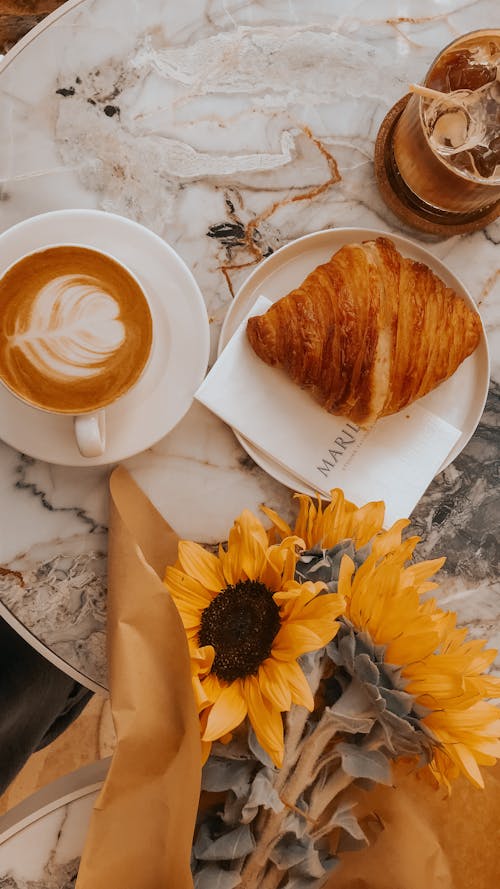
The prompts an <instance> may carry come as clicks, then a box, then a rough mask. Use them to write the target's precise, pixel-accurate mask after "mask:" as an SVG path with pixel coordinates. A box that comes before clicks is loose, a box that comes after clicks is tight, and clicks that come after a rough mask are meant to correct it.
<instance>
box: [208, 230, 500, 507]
mask: <svg viewBox="0 0 500 889" xmlns="http://www.w3.org/2000/svg"><path fill="white" fill-rule="evenodd" d="M381 235H384V236H385V237H387V238H390V240H391V241H393V243H394V244H395V246H396V247H397V249H398V250H399V251H400V253H402V254H403V256H407V257H409V258H411V259H415V260H419V261H420V262H424V263H425V264H426V265H427V266H429V268H431V269H432V271H433V272H434V273H435V274H436V275H438V276H439V277H440V278H441V280H442V281H444V282H445V284H447V285H448V286H449V287H452V288H453V290H455V291H456V293H458V294H460V296H462V297H463V299H464V300H465V301H466V302H467V303H468V304H469V305H470V306H471V307H472V308H474V309H477V307H476V305H475V303H474V300H473V299H472V297H471V296H470V294H469V293H468V291H467V290H466V289H465V287H464V285H463V284H462V282H461V281H459V279H458V278H456V277H455V275H454V274H453V273H452V272H451V271H450V270H449V269H448V268H447V267H446V266H445V265H444V264H443V263H442V262H441V261H440V260H439V259H436V257H435V256H433V254H432V253H429V251H428V250H425V249H424V247H422V246H421V245H420V244H417V243H415V242H414V241H410V240H409V239H408V238H404V237H401V235H393V234H390V233H389V232H382V231H376V230H374V229H364V228H337V229H328V230H326V231H319V232H314V233H313V234H310V235H305V236H304V237H302V238H298V239H297V240H296V241H292V242H291V243H290V244H287V245H286V246H285V247H281V249H280V250H277V251H276V253H273V255H272V256H269V257H268V258H267V259H265V260H264V261H263V262H262V263H260V265H259V266H257V268H256V269H255V271H253V272H252V274H251V275H250V276H249V277H248V278H247V280H246V281H245V282H244V284H243V285H242V287H240V289H239V291H238V293H237V294H236V296H235V298H234V301H233V303H232V304H231V306H230V308H229V311H228V313H227V315H226V317H225V319H224V324H223V326H222V330H221V334H220V339H219V348H218V351H219V354H220V353H221V352H222V350H223V348H224V346H225V345H226V344H227V342H228V341H229V340H230V339H231V337H232V335H233V334H234V332H235V331H236V329H237V327H238V326H239V324H241V322H242V321H243V319H244V317H245V316H246V315H247V314H248V312H249V310H250V308H251V307H252V306H253V304H254V302H255V301H256V300H257V298H258V297H259V296H260V295H263V296H266V297H267V298H268V299H270V300H271V301H272V302H276V301H277V300H278V299H280V298H281V297H282V296H285V295H286V294H287V293H288V292H289V291H290V290H292V289H293V288H295V287H297V286H298V285H299V284H300V283H301V282H302V281H303V280H304V278H305V277H306V275H308V274H309V272H311V271H312V270H313V269H314V268H315V267H316V266H317V265H319V264H320V263H323V262H326V260H328V259H329V258H330V257H331V256H332V254H333V253H335V252H336V251H337V250H339V249H340V248H341V247H343V246H344V244H352V243H356V242H358V243H359V242H360V241H367V240H370V239H372V238H377V237H380V236H381ZM489 377H490V364H489V355H488V345H487V341H486V335H485V332H484V328H483V329H482V337H481V341H480V343H479V346H478V347H477V349H476V350H475V352H474V353H473V354H472V355H471V356H470V357H469V358H467V359H466V360H465V361H464V362H463V363H462V364H461V365H460V367H459V368H458V370H457V371H456V373H454V374H453V376H452V377H450V379H449V380H447V381H446V382H445V383H442V384H441V385H440V386H438V388H437V389H434V391H433V392H430V393H429V394H428V395H426V396H425V397H424V398H422V399H420V403H421V404H422V405H423V406H424V407H426V408H427V409H428V410H430V411H432V412H433V413H435V414H437V415H438V416H440V417H442V418H443V419H444V420H447V421H448V422H449V423H451V424H452V425H453V426H455V427H456V428H457V429H460V430H461V431H462V435H461V436H460V438H459V439H458V441H457V443H456V445H455V447H454V448H453V449H452V451H451V452H450V453H449V454H448V457H447V459H446V460H445V461H444V463H443V464H442V465H441V466H440V468H439V470H438V471H439V472H441V471H442V470H443V469H446V467H447V466H448V465H449V464H450V463H451V462H452V461H453V460H454V459H455V457H457V456H458V454H459V453H460V452H461V451H462V450H463V448H464V447H465V445H466V444H467V442H468V441H469V439H470V438H471V436H472V435H473V433H474V431H475V429H476V427H477V425H478V423H479V420H480V419H481V415H482V413H483V409H484V405H485V402H486V397H487V394H488V386H489ZM233 432H234V434H235V435H236V438H237V439H238V441H239V442H240V444H241V445H242V447H243V448H244V449H245V451H246V452H247V454H249V455H250V457H252V459H253V460H255V462H256V463H257V464H258V465H259V466H261V467H262V469H264V470H265V471H266V472H267V473H269V475H271V476H272V477H273V478H275V479H277V481H279V482H281V483H282V484H284V485H287V487H289V488H292V489H293V490H295V491H301V492H303V493H307V494H312V495H314V494H315V493H316V492H315V491H314V490H313V489H312V488H310V487H308V486H307V485H306V484H305V483H304V482H302V481H299V480H298V479H297V478H296V477H295V476H294V475H292V474H291V473H289V472H287V470H286V469H284V468H283V466H282V465H280V464H279V463H278V462H275V461H274V460H272V459H271V458H270V457H269V456H268V455H267V454H264V453H263V452H262V451H261V450H260V449H259V448H258V447H256V446H255V445H254V444H252V442H250V441H248V439H246V438H244V437H243V436H242V435H240V434H239V433H238V432H237V431H236V430H234V429H233Z"/></svg>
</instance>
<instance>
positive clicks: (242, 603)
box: [198, 580, 281, 682]
mask: <svg viewBox="0 0 500 889" xmlns="http://www.w3.org/2000/svg"><path fill="white" fill-rule="evenodd" d="M280 624H281V622H280V613H279V608H278V606H277V605H276V602H275V601H274V599H273V594H272V592H271V591H270V590H269V589H268V588H267V587H266V586H264V584H263V583H259V582H258V581H256V580H242V581H240V582H239V583H237V584H235V586H228V587H226V589H225V590H222V591H221V592H220V593H219V594H218V595H217V596H216V597H215V599H213V600H212V602H211V603H210V605H209V606H208V608H205V610H204V611H203V613H202V615H201V629H200V632H199V635H198V641H199V643H200V645H213V647H214V648H215V658H214V662H213V665H212V673H215V674H216V676H218V677H219V679H224V680H225V681H226V682H234V680H235V679H242V678H243V677H244V676H251V675H252V674H255V673H256V672H257V670H258V669H259V667H260V665H261V663H262V661H265V659H266V658H267V657H269V655H270V653H271V648H272V644H273V641H274V638H275V636H276V634H277V632H278V630H279V628H280Z"/></svg>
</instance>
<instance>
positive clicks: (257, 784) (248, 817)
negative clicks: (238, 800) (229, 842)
mask: <svg viewBox="0 0 500 889" xmlns="http://www.w3.org/2000/svg"><path fill="white" fill-rule="evenodd" d="M272 779H273V773H272V772H271V770H270V769H266V768H264V769H261V770H260V772H258V773H257V774H256V776H255V778H254V780H253V783H252V787H251V790H250V795H249V797H248V799H247V802H246V803H245V805H244V806H243V810H242V813H241V823H242V824H248V823H249V822H250V821H253V819H254V818H255V816H256V815H257V812H258V810H259V806H263V808H264V809H272V810H273V811H274V812H281V811H283V809H284V808H285V807H284V805H283V803H282V802H281V800H280V798H279V796H278V793H277V792H276V790H275V788H274V787H273V784H272Z"/></svg>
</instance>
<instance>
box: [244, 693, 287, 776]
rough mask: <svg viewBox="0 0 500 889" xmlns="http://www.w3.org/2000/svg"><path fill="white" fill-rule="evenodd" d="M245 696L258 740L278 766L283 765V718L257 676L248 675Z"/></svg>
mask: <svg viewBox="0 0 500 889" xmlns="http://www.w3.org/2000/svg"><path fill="white" fill-rule="evenodd" d="M244 690H245V697H246V701H247V706H248V716H249V719H250V722H251V724H252V727H253V730H254V732H255V734H256V736H257V740H258V742H259V744H260V745H261V747H263V748H264V750H266V751H267V752H268V753H269V756H270V757H271V759H272V761H273V762H274V764H275V765H276V766H278V768H281V766H282V765H283V753H284V738H283V719H282V716H281V713H280V711H279V710H278V708H277V707H273V705H272V704H271V703H270V702H269V701H267V700H266V699H265V698H264V697H263V695H262V692H261V689H260V686H259V681H258V679H257V677H256V676H247V678H246V679H245V680H244Z"/></svg>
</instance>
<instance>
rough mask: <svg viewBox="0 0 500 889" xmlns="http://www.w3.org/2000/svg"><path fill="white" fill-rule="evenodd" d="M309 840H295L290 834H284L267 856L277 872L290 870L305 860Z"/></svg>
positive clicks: (309, 843)
mask: <svg viewBox="0 0 500 889" xmlns="http://www.w3.org/2000/svg"><path fill="white" fill-rule="evenodd" d="M310 846H311V840H309V839H297V838H296V837H295V836H294V835H293V834H292V833H285V834H284V835H283V836H282V837H281V839H280V841H279V842H278V843H277V844H276V846H275V847H274V849H273V850H272V852H271V853H270V855H269V858H270V860H271V861H272V862H273V864H275V865H276V867H277V868H278V870H290V868H291V867H293V866H294V865H296V864H299V863H300V862H301V861H304V859H305V858H307V854H308V851H309V848H310Z"/></svg>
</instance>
